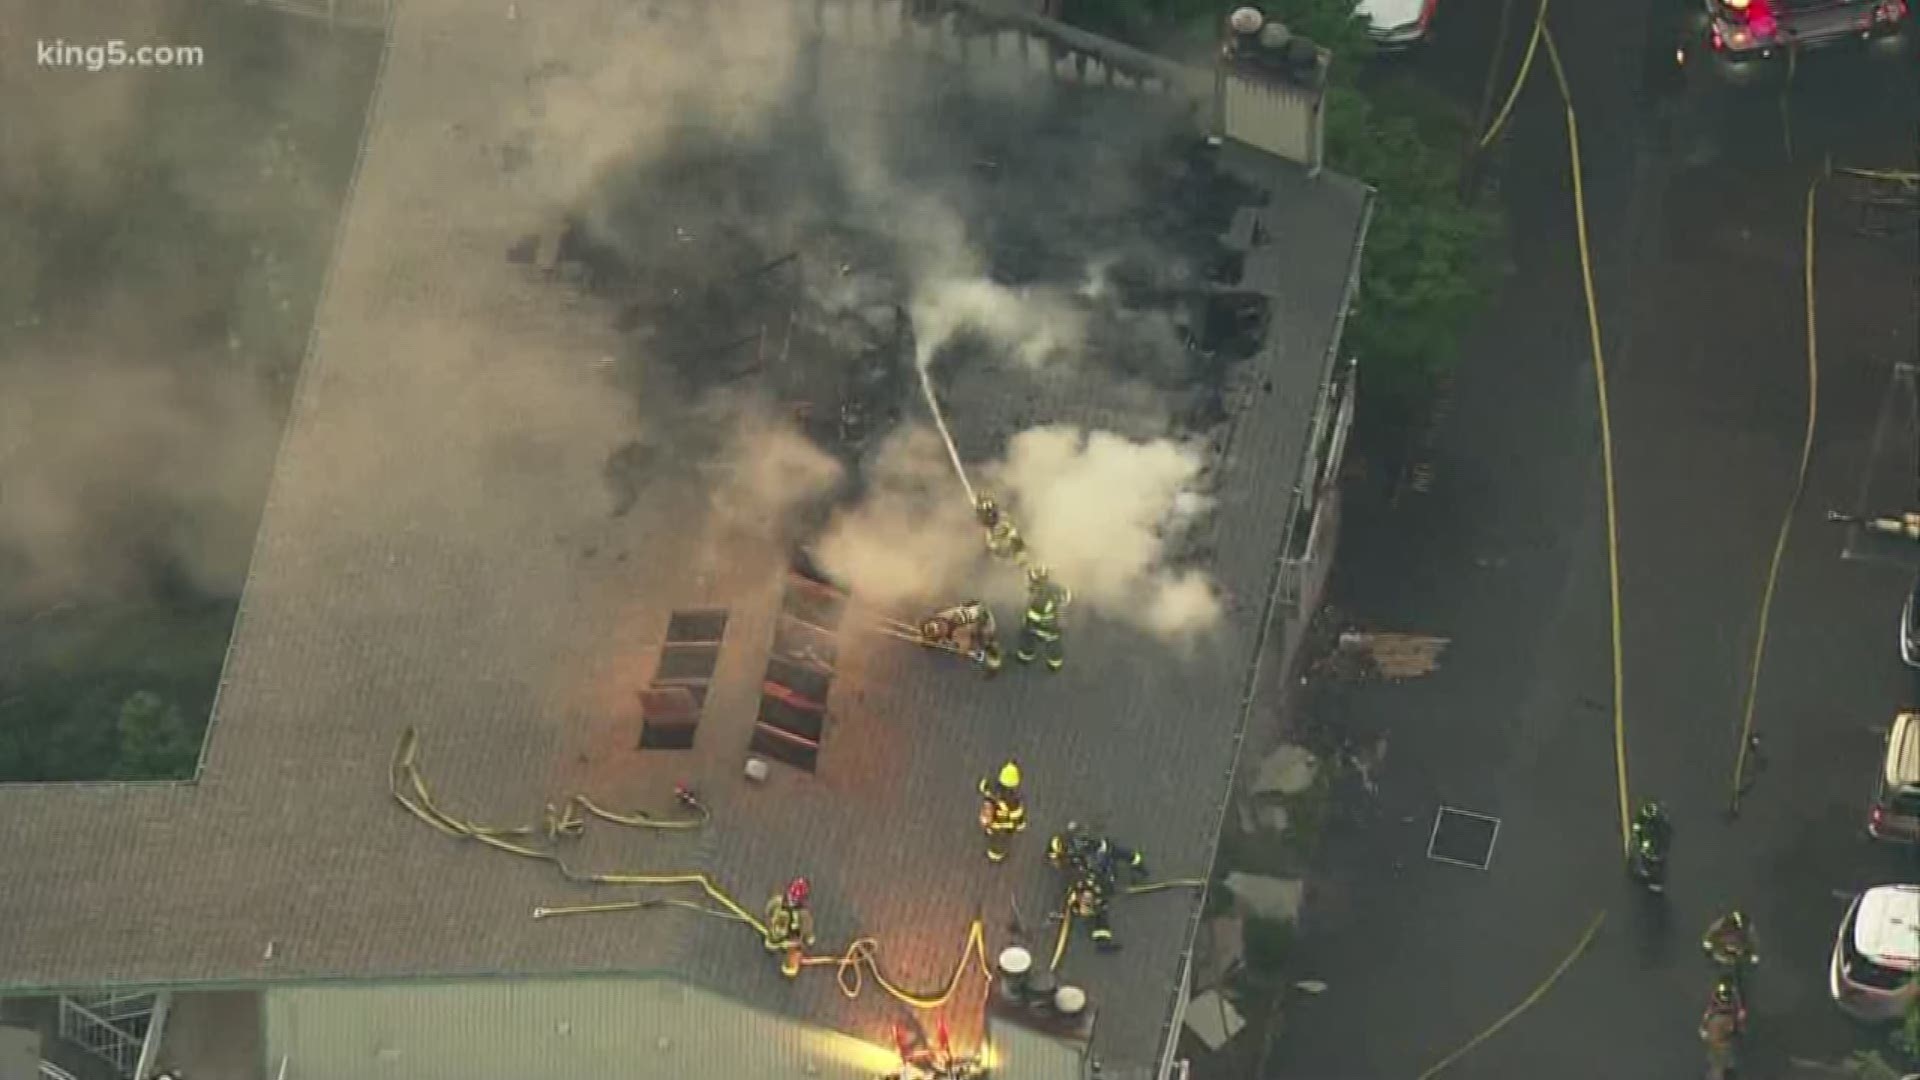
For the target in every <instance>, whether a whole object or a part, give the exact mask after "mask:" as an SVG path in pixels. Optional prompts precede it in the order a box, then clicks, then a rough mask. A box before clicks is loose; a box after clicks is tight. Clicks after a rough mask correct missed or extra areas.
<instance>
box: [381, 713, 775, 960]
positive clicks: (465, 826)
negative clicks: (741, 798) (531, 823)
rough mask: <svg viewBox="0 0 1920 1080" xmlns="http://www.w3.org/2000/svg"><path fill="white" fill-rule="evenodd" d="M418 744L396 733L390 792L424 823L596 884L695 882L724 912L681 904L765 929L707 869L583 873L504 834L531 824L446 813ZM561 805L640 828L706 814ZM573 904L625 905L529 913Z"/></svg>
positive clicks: (692, 822) (578, 801)
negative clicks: (499, 823) (508, 825)
mask: <svg viewBox="0 0 1920 1080" xmlns="http://www.w3.org/2000/svg"><path fill="white" fill-rule="evenodd" d="M419 748H420V733H419V732H418V731H417V730H415V729H413V728H408V729H407V730H406V731H405V732H403V733H402V734H401V736H400V745H399V748H398V749H397V751H396V752H395V754H394V760H393V778H392V779H393V797H394V798H395V799H396V800H397V801H398V802H399V803H400V805H401V806H404V807H406V808H407V810H408V811H410V812H411V813H412V814H413V816H415V817H417V818H419V819H420V820H422V821H424V822H426V823H427V824H429V825H431V826H433V827H434V828H436V829H438V830H440V831H441V832H443V833H446V834H447V835H449V836H460V837H467V838H470V839H473V840H478V841H480V842H481V843H483V844H486V845H487V846H488V847H494V848H498V849H500V850H501V851H505V852H508V853H510V854H513V855H520V856H523V857H525V858H529V859H540V860H543V861H545V862H550V863H552V864H554V866H556V867H558V868H559V870H560V876H561V877H563V878H566V879H567V880H568V881H578V882H591V883H595V884H606V885H698V886H700V888H701V890H702V891H704V892H705V893H706V894H707V896H708V897H709V898H711V899H712V900H713V901H714V902H715V903H717V904H719V905H720V906H721V907H722V908H724V909H725V911H724V912H721V911H714V910H713V909H711V908H707V907H705V906H703V905H700V904H690V905H685V906H691V907H692V908H694V909H695V910H698V911H704V912H706V913H707V914H710V915H716V916H721V917H725V918H731V919H736V920H738V921H741V922H744V923H746V924H747V925H749V926H751V927H753V928H754V929H755V930H757V931H759V932H760V934H761V935H762V936H764V935H765V934H766V932H767V929H766V927H765V926H764V925H762V924H761V922H760V920H759V919H756V918H754V917H753V915H752V913H750V912H748V911H747V910H746V909H745V908H743V907H741V906H740V905H739V904H738V903H736V902H735V901H734V900H733V898H732V897H730V896H728V895H727V893H726V891H725V890H723V889H721V888H720V887H719V886H718V885H716V884H714V882H713V880H712V879H710V878H709V877H707V875H705V874H626V873H621V874H582V873H578V872H576V871H574V870H573V869H572V868H571V867H569V866H567V864H566V861H565V860H563V859H561V857H560V855H559V854H558V853H557V852H554V851H551V850H545V849H542V848H537V847H532V846H530V845H528V844H523V843H518V842H516V841H513V840H508V839H505V838H506V837H509V836H527V835H530V834H531V833H532V831H533V830H531V829H525V828H520V829H501V828H491V827H487V826H482V825H475V824H474V823H472V822H470V821H465V820H463V819H461V818H456V817H454V816H453V815H452V814H449V813H447V812H446V811H444V810H441V809H440V808H439V807H438V806H437V805H435V804H434V801H433V796H432V795H431V794H430V793H429V792H428V790H427V783H426V781H425V780H424V779H423V778H422V777H421V775H420V769H419V767H418V765H417V764H416V763H415V759H416V757H417V756H418V754H419ZM566 805H567V807H568V808H569V810H568V813H569V814H570V813H571V810H572V808H573V807H574V806H579V807H581V808H583V809H585V810H586V811H587V812H588V813H591V814H593V815H595V816H597V817H600V818H603V819H605V820H607V821H610V822H614V823H616V824H621V825H630V826H635V827H639V828H695V827H698V826H700V825H703V824H705V823H706V820H707V816H708V814H707V811H706V809H705V808H704V807H700V816H699V817H698V819H689V820H685V821H678V820H662V819H657V818H653V817H650V816H648V815H646V814H616V813H613V812H612V811H609V810H606V809H604V808H602V807H600V806H598V805H596V804H594V803H593V802H592V801H590V800H588V799H586V798H585V797H584V796H577V795H576V796H574V797H573V798H571V799H569V800H568V801H567V804H566ZM551 811H552V808H551V807H549V816H548V820H549V822H556V823H564V822H565V821H566V820H567V818H566V817H559V818H557V819H556V817H555V815H554V814H553V813H552V812H551ZM560 835H571V833H570V832H566V831H562V832H560ZM635 906H636V907H645V906H648V905H647V903H646V902H645V901H640V902H637V903H636V905H635ZM676 906H681V905H676ZM577 910H626V909H624V908H602V907H600V906H598V905H582V906H581V908H580V909H575V908H562V907H543V908H536V909H535V916H534V917H535V918H544V917H546V916H550V915H563V914H575V913H576V912H577Z"/></svg>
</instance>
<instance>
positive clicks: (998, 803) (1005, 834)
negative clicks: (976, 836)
mask: <svg viewBox="0 0 1920 1080" xmlns="http://www.w3.org/2000/svg"><path fill="white" fill-rule="evenodd" d="M980 799H981V802H980V829H981V831H983V832H985V833H986V834H987V861H988V862H991V863H1000V862H1005V861H1006V859H1007V847H1008V844H1009V842H1010V841H1012V839H1013V834H1015V833H1018V832H1024V831H1026V828H1027V807H1026V803H1025V802H1024V801H1023V800H1022V799H1021V797H1020V766H1019V765H1017V764H1015V763H1014V762H1012V761H1009V762H1007V763H1006V764H1005V765H1002V766H1000V771H999V772H998V773H997V774H995V775H993V776H987V777H982V778H981V780H980Z"/></svg>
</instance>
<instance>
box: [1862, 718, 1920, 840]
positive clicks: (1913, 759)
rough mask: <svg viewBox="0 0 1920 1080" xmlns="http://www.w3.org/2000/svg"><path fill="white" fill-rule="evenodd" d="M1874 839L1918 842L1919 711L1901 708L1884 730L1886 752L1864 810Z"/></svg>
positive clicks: (1919, 792)
mask: <svg viewBox="0 0 1920 1080" xmlns="http://www.w3.org/2000/svg"><path fill="white" fill-rule="evenodd" d="M1867 835H1869V836H1871V837H1873V838H1874V839H1875V840H1893V841H1897V842H1900V843H1906V844H1911V843H1915V842H1920V712H1914V711H1911V710H1902V711H1901V712H1900V713H1898V714H1897V715H1895V716H1894V718H1893V728H1892V730H1890V731H1888V732H1887V750H1886V755H1885V757H1884V758H1883V759H1882V761H1881V764H1880V776H1879V778H1878V780H1877V782H1876V783H1875V784H1874V786H1873V805H1872V807H1871V808H1869V809H1868V811H1867Z"/></svg>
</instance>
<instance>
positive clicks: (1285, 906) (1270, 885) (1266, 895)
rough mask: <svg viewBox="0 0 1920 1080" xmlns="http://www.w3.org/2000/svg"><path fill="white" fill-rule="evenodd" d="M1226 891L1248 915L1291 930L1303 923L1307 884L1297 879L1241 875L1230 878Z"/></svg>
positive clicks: (1235, 874)
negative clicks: (1302, 915)
mask: <svg viewBox="0 0 1920 1080" xmlns="http://www.w3.org/2000/svg"><path fill="white" fill-rule="evenodd" d="M1226 887H1227V892H1228V893H1230V894H1232V896H1233V898H1234V900H1236V901H1238V902H1239V905H1240V909H1241V910H1242V911H1244V912H1246V913H1247V914H1248V915H1250V916H1253V917H1255V918H1261V919H1274V920H1277V921H1279V922H1283V923H1286V924H1287V925H1289V926H1292V925H1293V924H1294V923H1296V922H1298V921H1299V920H1300V904H1301V901H1302V900H1304V899H1305V898H1306V892H1307V883H1306V882H1304V881H1301V880H1299V879H1297V878H1276V877H1264V876H1262V875H1260V874H1242V873H1240V872H1239V871H1235V872H1233V873H1231V874H1228V875H1227V880H1226Z"/></svg>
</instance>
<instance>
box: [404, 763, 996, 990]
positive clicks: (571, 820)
mask: <svg viewBox="0 0 1920 1080" xmlns="http://www.w3.org/2000/svg"><path fill="white" fill-rule="evenodd" d="M419 749H420V734H419V732H418V731H416V730H415V729H413V728H408V729H407V730H406V731H405V732H403V733H401V736H400V745H399V747H398V748H397V749H396V750H395V752H394V757H393V770H392V778H391V782H392V791H393V797H394V799H395V800H396V801H398V802H399V803H400V805H401V806H403V807H405V808H406V809H407V810H408V811H409V812H410V813H412V814H413V816H415V817H417V818H419V819H420V820H422V821H424V822H426V823H427V824H428V825H431V826H433V827H434V828H435V829H437V830H439V831H440V832H443V833H445V834H447V835H448V836H453V837H464V838H467V839H470V840H478V841H479V842H481V843H483V844H485V845H487V846H488V847H494V848H499V849H500V850H501V851H505V852H509V853H511V854H514V855H519V856H522V857H524V858H529V859H540V860H542V861H544V862H550V863H552V864H553V865H554V866H555V867H557V868H558V869H559V871H560V876H561V877H563V878H565V879H566V880H568V881H572V882H579V883H582V884H593V885H662V886H664V885H698V886H699V887H700V889H701V891H702V892H704V893H706V895H707V898H708V899H710V900H712V901H713V902H714V903H716V904H718V905H720V906H719V907H718V908H714V907H709V906H707V905H706V904H702V903H698V902H696V901H692V900H678V899H672V898H667V897H649V898H646V899H641V900H615V901H607V902H602V903H591V904H572V905H551V906H547V905H543V906H540V907H536V908H534V909H533V917H534V918H536V919H546V918H551V917H553V916H556V915H585V914H591V913H594V912H604V911H641V910H645V909H648V908H655V907H680V908H686V909H688V910H691V911H697V912H699V913H701V914H702V915H711V916H713V917H715V918H721V919H727V920H730V921H733V922H740V923H745V924H746V925H748V926H751V927H753V929H754V931H755V932H756V933H758V934H759V935H760V936H761V937H763V938H764V937H765V936H766V935H767V927H766V924H765V923H763V922H761V921H760V920H759V919H757V918H755V917H754V916H753V914H752V913H751V912H749V911H747V909H746V908H744V907H741V906H740V904H739V903H738V902H737V901H735V900H734V899H733V897H731V896H729V895H728V894H727V892H726V890H724V889H722V888H720V886H719V885H717V884H715V883H714V881H713V879H712V878H710V877H708V876H707V875H705V874H698V873H695V874H633V873H625V872H617V873H582V872H580V871H577V870H574V869H573V868H571V867H569V866H568V865H567V864H566V860H564V859H562V858H561V857H560V855H559V853H558V852H556V851H553V850H550V849H547V848H539V847H534V846H533V845H532V844H530V843H525V842H523V841H522V840H521V839H519V838H522V837H530V836H533V835H534V834H535V832H536V831H537V830H534V829H531V828H525V827H522V828H495V827H490V826H484V825H476V824H474V823H473V822H471V821H467V820H465V819H464V818H458V817H455V816H453V815H452V814H449V813H447V812H446V811H444V810H442V809H440V807H439V806H438V805H436V804H435V803H434V801H433V795H432V793H431V792H430V791H429V790H428V788H427V782H426V780H425V779H424V778H423V777H421V775H420V769H419V766H418V765H417V764H416V758H417V757H418V755H419ZM679 797H680V800H681V802H683V803H685V804H687V805H688V806H689V807H691V808H692V809H694V810H695V811H696V812H697V813H698V815H699V816H698V819H697V820H691V819H689V820H661V819H657V818H652V817H649V816H648V815H646V814H643V813H634V814H616V813H613V812H611V811H608V810H605V809H602V808H601V807H599V806H597V805H595V804H594V803H593V802H592V801H590V800H588V799H587V798H586V797H585V796H583V795H575V796H573V797H571V798H569V799H568V800H567V801H566V802H565V803H563V804H562V808H561V809H558V810H556V808H555V807H553V806H551V805H549V806H548V807H547V808H546V810H547V820H546V828H545V830H544V831H545V833H546V836H547V839H548V840H550V841H553V840H558V839H560V838H563V837H575V836H578V835H579V834H580V833H581V832H582V831H584V822H583V821H582V820H581V819H580V818H579V816H578V815H577V813H576V809H581V810H585V811H586V812H587V813H589V814H592V815H594V816H595V817H599V818H602V819H604V820H606V821H610V822H613V823H615V824H619V825H631V826H637V827H641V828H656V829H678V828H697V827H698V826H700V825H703V824H705V823H706V822H707V821H708V820H709V818H710V816H711V815H710V814H709V813H708V811H707V809H706V807H705V806H703V805H701V804H700V802H699V801H698V800H697V799H694V798H693V796H692V794H691V793H689V792H687V791H686V790H685V789H680V791H679ZM879 950H880V943H879V941H878V940H877V939H875V938H860V939H858V940H856V941H854V942H853V943H851V944H850V945H848V946H847V951H846V952H845V953H844V954H843V955H840V956H806V957H802V958H801V961H800V963H801V964H802V966H805V967H822V966H826V965H833V966H834V968H835V971H834V974H835V977H836V978H837V980H838V981H839V983H840V991H841V993H843V994H845V995H846V996H847V997H849V998H857V997H859V996H860V991H861V989H862V987H863V986H864V984H865V980H866V979H867V978H871V979H873V981H874V983H875V985H877V986H879V987H880V988H881V989H882V990H884V991H886V992H887V993H888V994H890V995H892V996H893V997H894V998H895V999H896V1000H898V1001H900V1002H901V1003H902V1004H905V1005H908V1006H911V1007H913V1008H916V1009H938V1008H941V1007H942V1006H944V1005H945V1004H946V1003H947V1002H948V1000H950V999H951V998H952V997H953V995H954V992H955V990H957V989H958V988H959V986H960V980H961V979H962V978H963V977H964V976H965V975H966V973H967V968H968V966H969V965H970V964H973V965H978V966H979V968H980V971H981V974H983V975H984V976H986V979H987V981H988V982H989V983H991V982H992V980H993V971H992V968H991V967H990V966H989V965H988V963H987V942H986V928H985V926H984V925H983V924H982V923H981V922H980V920H978V919H975V920H974V921H973V925H972V926H970V927H969V928H968V930H967V941H966V945H965V946H964V948H963V949H962V951H961V954H960V962H959V963H958V964H957V965H955V967H954V971H953V976H952V977H951V978H949V979H948V980H947V985H946V987H945V988H944V989H942V990H941V991H939V992H938V993H935V994H916V993H913V992H911V991H908V990H903V989H901V988H900V987H899V986H896V985H895V984H894V983H892V982H891V981H889V980H888V979H887V977H886V975H885V974H883V973H882V972H881V970H880V964H879Z"/></svg>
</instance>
